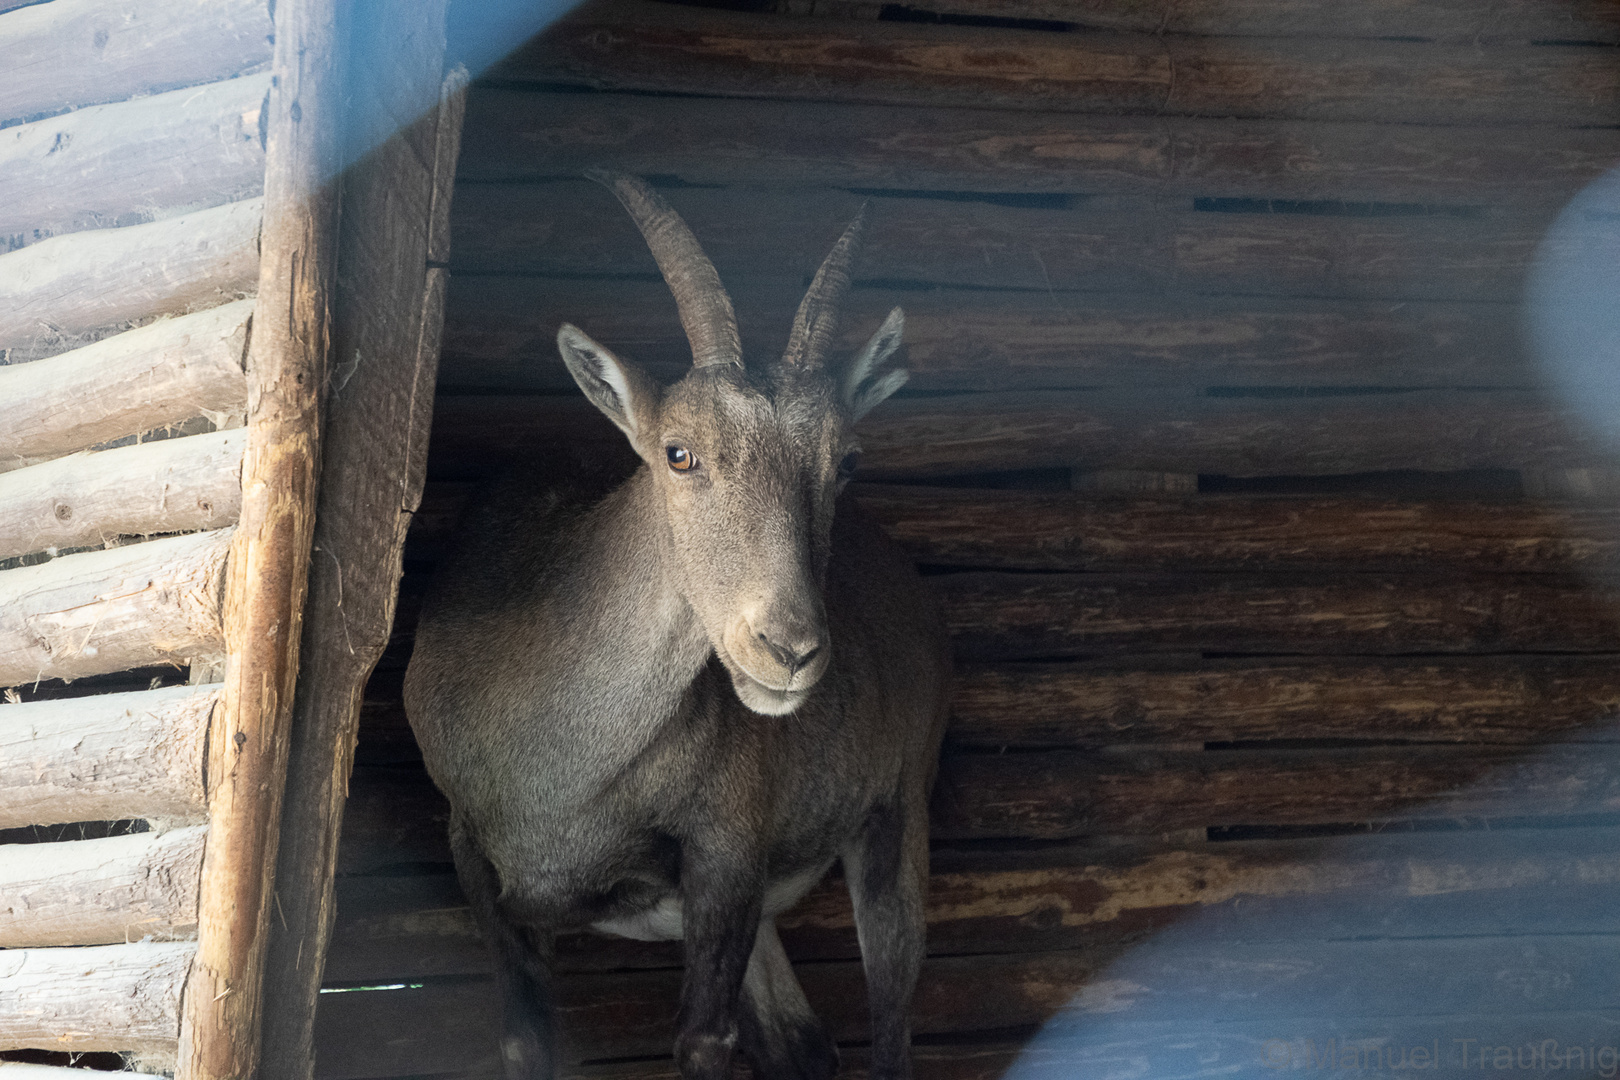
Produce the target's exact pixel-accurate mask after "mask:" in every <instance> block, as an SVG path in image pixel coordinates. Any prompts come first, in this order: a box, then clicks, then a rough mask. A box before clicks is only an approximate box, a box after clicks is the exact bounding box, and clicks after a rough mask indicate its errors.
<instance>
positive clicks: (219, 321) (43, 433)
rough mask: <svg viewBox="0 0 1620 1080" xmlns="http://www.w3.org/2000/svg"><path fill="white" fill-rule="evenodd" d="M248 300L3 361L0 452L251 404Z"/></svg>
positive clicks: (76, 442) (67, 448)
mask: <svg viewBox="0 0 1620 1080" xmlns="http://www.w3.org/2000/svg"><path fill="white" fill-rule="evenodd" d="M252 313H253V302H252V301H251V300H238V301H236V302H234V303H229V304H222V305H220V306H219V307H215V308H210V309H208V310H207V311H200V312H198V313H197V314H195V315H185V316H182V317H180V318H178V319H162V320H159V321H158V322H155V323H152V324H151V325H150V326H143V327H141V328H139V329H137V330H127V331H125V332H124V333H122V334H117V335H115V336H113V337H110V338H106V339H103V340H102V341H98V342H96V343H95V344H93V345H86V346H84V347H83V348H80V349H75V350H73V351H72V352H68V353H64V354H62V355H60V356H55V357H51V358H49V359H46V360H36V361H34V362H32V363H28V364H11V365H8V366H6V367H0V397H3V398H4V399H5V401H6V406H7V407H6V409H5V412H4V413H3V414H0V458H41V457H46V458H48V457H56V456H58V455H60V454H68V453H72V452H73V451H75V450H82V449H84V448H86V447H89V446H95V445H96V444H98V443H103V442H109V441H111V440H113V439H120V438H123V437H125V436H127V435H139V434H141V433H143V432H147V431H155V430H157V429H158V428H162V427H169V426H172V425H175V424H178V423H180V422H181V421H184V420H190V419H192V418H193V417H197V416H204V415H209V414H213V415H214V416H215V417H216V418H217V419H219V420H220V421H221V424H222V425H223V424H224V423H225V422H226V421H227V418H229V417H234V416H241V415H245V414H246V412H247V380H246V379H245V378H244V377H243V375H242V359H243V356H242V354H243V350H245V349H246V348H247V334H248V328H247V322H248V317H249V316H250V315H251V314H252Z"/></svg>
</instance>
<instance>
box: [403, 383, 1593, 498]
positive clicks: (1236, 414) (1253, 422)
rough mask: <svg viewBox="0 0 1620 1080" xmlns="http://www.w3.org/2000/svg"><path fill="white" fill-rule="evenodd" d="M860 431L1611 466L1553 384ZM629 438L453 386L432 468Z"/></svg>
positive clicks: (1023, 453)
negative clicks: (1567, 414) (1552, 394)
mask: <svg viewBox="0 0 1620 1080" xmlns="http://www.w3.org/2000/svg"><path fill="white" fill-rule="evenodd" d="M859 433H860V436H861V443H862V446H863V450H864V453H863V456H862V459H861V462H862V473H861V476H862V478H863V479H866V480H874V481H875V480H885V481H900V480H905V479H908V478H922V477H931V476H952V475H963V474H972V473H982V472H993V471H996V470H1001V469H1037V468H1080V469H1085V470H1093V469H1138V470H1143V471H1147V472H1182V473H1205V474H1210V473H1213V474H1225V475H1229V476H1279V475H1283V476H1286V475H1300V476H1304V475H1335V474H1343V473H1359V472H1376V471H1380V470H1393V469H1418V470H1429V471H1434V472H1449V471H1453V470H1458V469H1521V468H1543V467H1552V468H1578V467H1593V466H1596V467H1601V466H1603V465H1605V464H1606V462H1607V458H1606V457H1605V455H1604V454H1603V452H1602V451H1601V450H1600V448H1598V447H1597V446H1595V445H1593V444H1591V443H1590V442H1589V441H1587V440H1586V439H1585V438H1584V437H1583V436H1582V435H1581V434H1580V433H1579V432H1578V431H1577V430H1576V429H1575V428H1574V427H1573V425H1571V424H1570V423H1569V422H1568V421H1566V419H1565V418H1564V417H1563V416H1561V415H1560V414H1559V413H1558V412H1556V411H1555V410H1554V409H1553V408H1551V407H1549V406H1548V405H1547V404H1546V403H1545V401H1544V399H1542V398H1541V396H1540V395H1538V394H1535V393H1531V392H1519V391H1500V392H1490V393H1482V392H1456V391H1442V390H1433V391H1428V390H1425V391H1413V392H1403V393H1387V394H1364V395H1355V394H1347V395H1333V396H1323V397H1314V396H1313V397H1307V396H1303V395H1299V396H1292V395H1290V396H1281V397H1269V396H1255V397H1248V396H1234V397H1204V396H1199V395H1195V394H1190V393H1186V394H1175V393H1169V392H1166V393H1155V392H1143V393H1140V394H1131V393H1124V392H1096V393H1085V392H1056V391H1052V392H1044V393H1041V392H1030V393H1009V394H977V395H958V396H952V397H943V396H942V397H926V398H906V399H899V400H891V401H889V402H886V403H885V404H884V405H883V406H882V407H881V408H879V409H877V410H875V411H874V412H873V413H872V414H871V415H870V416H868V417H867V418H866V419H865V420H863V421H862V423H861V425H860V428H859ZM623 440H624V437H623V436H622V435H621V434H620V433H619V432H618V430H617V429H616V428H614V427H613V426H612V425H611V424H610V423H608V421H607V420H606V419H605V418H603V417H602V415H601V414H600V413H598V412H597V411H596V410H595V409H594V408H592V407H591V406H590V404H589V403H588V402H587V401H586V400H585V399H584V398H583V397H581V396H579V395H572V396H562V395H556V396H550V395H544V396H543V395H535V396H530V397H519V396H508V397H495V396H466V397H443V398H440V399H439V402H438V404H437V406H436V409H435V415H434V427H433V453H434V455H435V456H434V459H433V465H434V466H435V470H436V473H437V475H438V476H441V477H444V476H450V475H453V474H455V473H456V472H458V471H464V470H468V471H481V470H483V471H487V470H488V469H491V468H494V467H497V466H499V465H502V464H505V463H509V462H513V461H519V460H525V459H526V457H527V456H530V455H533V454H534V453H535V448H536V447H557V446H560V445H565V444H566V445H573V446H602V447H612V448H615V449H617V448H618V447H619V446H621V444H622V443H623Z"/></svg>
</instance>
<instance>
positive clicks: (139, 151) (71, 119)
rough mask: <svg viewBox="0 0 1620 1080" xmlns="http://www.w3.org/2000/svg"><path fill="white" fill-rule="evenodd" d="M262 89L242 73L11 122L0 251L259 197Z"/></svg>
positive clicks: (1, 154) (1, 153) (264, 80)
mask: <svg viewBox="0 0 1620 1080" xmlns="http://www.w3.org/2000/svg"><path fill="white" fill-rule="evenodd" d="M0 35H3V31H0ZM269 89H270V76H269V75H268V74H266V75H250V76H248V77H246V78H242V79H229V80H227V81H225V82H221V83H215V84H214V85H213V86H208V87H204V88H202V89H200V90H174V91H170V92H169V93H167V94H157V95H154V96H152V97H149V98H140V99H138V100H135V101H125V102H119V103H118V104H115V105H98V106H95V107H93V108H89V109H80V110H79V111H77V112H73V113H69V114H67V115H65V116H59V117H53V118H51V119H48V120H40V121H36V122H34V123H32V124H26V125H23V126H21V127H16V128H11V129H9V130H8V131H7V134H6V138H5V140H4V141H0V171H3V172H4V173H5V174H6V190H7V193H8V195H9V196H10V197H9V198H8V199H7V201H6V203H5V205H3V206H0V250H5V249H13V250H14V249H16V248H20V247H24V246H26V245H28V244H33V243H38V242H39V241H41V240H45V239H48V238H49V237H51V236H58V235H61V234H63V233H70V232H79V231H82V230H85V229H104V228H108V227H111V226H124V225H138V224H141V223H143V222H148V221H153V220H156V219H158V218H165V217H173V216H175V215H176V214H179V213H184V212H186V211H189V210H197V209H202V208H205V207H210V206H219V205H220V204H222V203H228V202H235V201H238V200H241V199H251V198H253V197H255V196H257V195H259V194H261V193H262V192H263V190H264V149H263V147H261V146H260V144H259V106H260V103H261V102H262V101H263V100H264V95H265V94H266V93H267V92H269Z"/></svg>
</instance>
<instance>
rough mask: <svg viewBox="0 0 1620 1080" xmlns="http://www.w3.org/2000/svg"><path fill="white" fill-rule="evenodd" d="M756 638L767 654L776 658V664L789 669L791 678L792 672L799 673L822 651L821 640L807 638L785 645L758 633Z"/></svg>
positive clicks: (755, 635)
mask: <svg viewBox="0 0 1620 1080" xmlns="http://www.w3.org/2000/svg"><path fill="white" fill-rule="evenodd" d="M754 637H755V638H757V639H758V640H759V643H760V644H761V645H763V646H764V647H765V651H766V652H768V653H770V654H771V655H772V656H774V657H775V658H776V662H777V663H778V664H781V665H782V666H783V667H785V668H787V669H788V672H789V673H790V676H791V673H792V672H795V671H798V670H799V669H800V668H802V667H804V666H805V665H806V664H808V663H810V661H812V660H814V659H815V658H816V654H817V653H819V652H820V651H821V641H820V639H819V638H808V637H807V638H802V639H799V640H796V641H789V642H785V643H784V642H778V641H772V640H771V639H770V637H768V636H767V635H766V634H764V633H759V632H756V633H755V634H754Z"/></svg>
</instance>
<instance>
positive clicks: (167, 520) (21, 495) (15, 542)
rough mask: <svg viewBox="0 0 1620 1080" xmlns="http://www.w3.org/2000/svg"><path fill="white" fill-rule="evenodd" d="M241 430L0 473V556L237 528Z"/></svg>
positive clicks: (58, 460) (240, 491)
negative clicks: (144, 537) (160, 534)
mask: <svg viewBox="0 0 1620 1080" xmlns="http://www.w3.org/2000/svg"><path fill="white" fill-rule="evenodd" d="M245 441H246V438H245V435H244V433H243V432H242V430H241V429H240V428H238V429H236V430H233V431H219V432H214V433H212V434H208V435H193V436H190V437H189V438H183V439H160V440H158V441H157V442H149V443H144V444H141V445H138V446H126V447H122V448H120V449H117V450H103V451H102V452H100V453H98V454H74V455H72V456H70V457H65V458H57V459H56V460H55V461H48V462H46V463H44V464H42V465H35V466H32V467H31V468H26V469H16V470H13V471H11V472H8V473H0V559H9V558H13V557H15V556H17V555H25V554H28V553H30V552H37V551H48V550H54V549H56V548H72V547H91V546H99V545H101V544H102V543H103V542H106V541H115V540H117V539H118V538H119V537H124V536H147V535H151V534H154V533H177V532H191V531H194V530H198V529H217V528H221V527H223V526H227V525H234V524H236V515H237V512H238V510H239V509H240V504H241V500H242V448H243V443H244V442H245Z"/></svg>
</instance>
